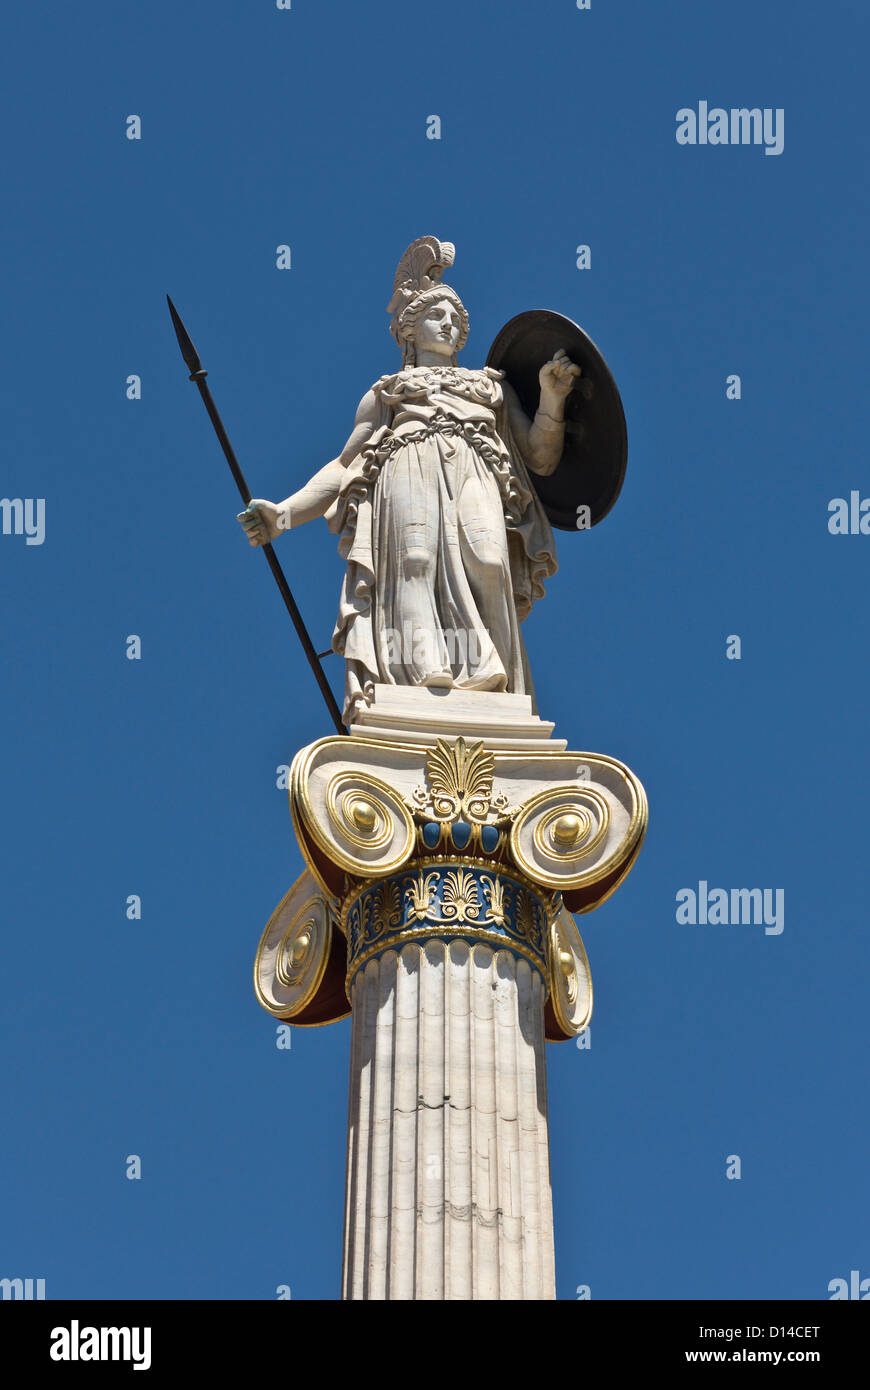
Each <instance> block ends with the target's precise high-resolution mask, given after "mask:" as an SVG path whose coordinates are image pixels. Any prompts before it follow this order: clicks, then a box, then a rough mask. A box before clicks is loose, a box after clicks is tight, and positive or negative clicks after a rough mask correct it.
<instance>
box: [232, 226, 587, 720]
mask: <svg viewBox="0 0 870 1390" xmlns="http://www.w3.org/2000/svg"><path fill="white" fill-rule="evenodd" d="M453 259H454V247H453V246H452V245H451V244H450V243H449V242H439V241H438V240H436V238H435V237H421V238H420V239H419V240H418V241H415V242H414V243H413V244H412V245H411V246H409V247H408V250H407V251H406V252H405V254H404V256H403V257H402V260H401V261H400V263H399V267H398V270H397V272H396V278H395V284H394V289H393V296H392V299H391V300H390V303H389V305H388V306H387V312H388V313H391V314H392V322H391V329H392V332H393V335H394V337H395V338H396V340H397V342H398V343H399V345H400V347H401V349H402V368H401V370H400V371H398V372H394V373H392V374H388V375H386V376H382V377H381V378H380V379H379V380H378V381H376V382H375V383H374V385H373V386H372V387H371V389H370V390H369V391H368V392H367V393H366V395H365V396H364V397H363V399H362V401H361V402H360V405H359V408H358V410H357V413H356V420H355V422H354V427H353V431H352V433H351V435H350V438H349V439H348V441H347V443H346V444H345V446H344V448H343V449H342V451H341V453H340V454H339V455H338V457H337V458H335V459H333V460H332V461H331V462H330V463H327V464H326V465H325V466H324V467H323V468H321V469H320V470H319V472H317V473H316V474H315V475H314V477H313V478H311V480H310V481H309V482H308V483H306V484H305V485H304V486H303V487H301V488H300V489H299V490H298V491H297V492H294V493H293V494H292V495H291V496H290V497H288V498H286V499H285V500H284V501H283V502H279V503H273V502H269V501H267V500H265V499H263V498H255V499H252V500H251V502H250V503H249V504H248V507H247V508H246V510H245V511H244V512H242V513H240V514H239V521H240V522H241V524H242V526H243V527H244V529H245V532H246V534H247V537H248V540H249V542H250V544H251V545H254V546H257V545H265V544H267V543H269V542H271V541H273V540H275V539H277V538H278V537H279V536H280V535H281V534H282V532H284V531H287V530H290V529H292V528H293V527H295V526H300V525H302V524H303V523H304V522H306V521H310V520H312V519H313V518H315V517H320V516H323V517H325V518H326V521H327V524H328V526H329V528H330V530H331V531H333V532H334V533H335V534H336V535H337V536H338V537H339V552H340V554H341V555H342V557H343V559H344V560H345V562H346V571H345V577H344V584H343V588H342V593H341V600H340V605H339V613H338V619H337V622H336V626H335V631H334V633H333V638H332V649H333V651H335V652H338V653H340V654H342V655H343V656H344V658H345V663H346V667H345V670H346V684H345V702H344V719H345V721H346V722H347V723H352V722H353V720H354V717H355V713H356V711H357V710H358V708H359V706H360V705H361V704H362V703H364V702H365V703H368V702H369V701H370V700H371V698H372V694H373V690H374V685H375V684H376V683H386V684H388V685H390V684H392V685H410V686H429V687H448V688H449V687H458V688H464V689H468V690H481V691H482V690H492V691H509V692H515V693H520V694H527V695H529V696H530V697H531V699H532V708H533V709H534V708H535V705H534V690H533V686H532V679H531V675H530V672H529V665H528V659H527V656H526V651H525V646H524V643H523V640H522V636H521V633H520V624H521V623H522V621H523V620H524V618H525V617H526V616H527V615H528V613H529V612H530V610H531V608H532V605H533V603H534V602H535V600H536V599H538V598H541V597H542V595H543V593H544V581H545V579H547V578H548V577H549V576H550V575H551V574H553V573H555V570H556V551H555V543H554V540H553V532H552V529H551V527H550V522H549V520H548V518H547V514H546V512H545V510H544V507H543V505H542V503H541V500H540V499H539V497H538V494H537V492H536V491H535V487H534V486H533V485H532V482H531V480H530V477H529V475H530V474H534V475H539V476H541V477H547V476H549V475H550V474H552V473H553V472H554V471H555V469H556V467H557V465H558V464H559V462H560V459H561V457H562V453H563V445H564V438H565V412H564V407H565V401H566V398H567V397H568V395H569V394H570V392H571V391H572V388H573V387H574V385H575V382H576V380H577V378H578V377H579V376H580V373H581V368H580V367H579V366H577V365H575V364H574V363H573V362H572V361H571V360H570V358H569V357H568V355H567V353H566V352H565V351H564V349H558V350H557V351H555V353H554V354H553V356H552V357H551V358H550V360H548V361H547V362H545V363H544V365H543V366H542V367H541V368H540V372H539V377H538V380H539V388H540V396H539V403H538V407H537V412H536V414H535V416H534V419H530V418H529V416H528V415H527V414H526V411H525V410H524V409H523V406H522V404H521V403H520V400H519V397H518V396H517V393H516V392H515V390H514V389H513V387H512V386H511V385H510V383H509V382H508V380H507V378H506V375H505V373H504V372H502V371H500V370H498V369H496V368H493V367H483V368H481V369H479V370H474V369H469V368H465V367H459V366H457V361H456V358H457V353H458V352H459V351H460V350H461V349H462V348H463V347H464V346H465V342H466V339H467V337H468V314H467V313H466V311H465V307H464V305H463V304H462V301H461V299H460V298H459V296H458V294H456V292H455V291H454V290H453V289H451V288H450V287H449V286H448V285H445V284H443V283H442V282H441V277H442V274H443V272H444V270H445V269H446V268H447V267H448V266H450V265H452V264H453Z"/></svg>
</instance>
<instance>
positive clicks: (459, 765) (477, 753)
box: [426, 737, 495, 821]
mask: <svg viewBox="0 0 870 1390" xmlns="http://www.w3.org/2000/svg"><path fill="white" fill-rule="evenodd" d="M494 771H495V756H494V755H493V753H491V752H488V751H487V750H486V749H485V748H484V746H483V743H482V741H480V742H478V743H473V744H471V746H470V747H469V746H468V745H467V744H466V742H465V739H464V738H461V737H460V738H458V739H457V740H456V741H455V743H453V744H449V743H445V741H444V740H443V739H440V738H439V740H438V742H437V743H436V745H435V747H434V748H433V749H432V750H431V751H430V752H429V753H427V754H426V775H427V777H428V779H429V786H430V788H431V792H432V806H433V808H434V811H435V815H436V817H437V819H438V820H451V819H453V817H455V816H458V815H462V814H464V815H466V816H467V817H468V818H469V820H476V821H482V820H485V819H486V817H487V815H488V813H489V809H490V803H491V799H492V779H493V773H494Z"/></svg>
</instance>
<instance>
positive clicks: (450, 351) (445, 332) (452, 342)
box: [414, 299, 462, 358]
mask: <svg viewBox="0 0 870 1390" xmlns="http://www.w3.org/2000/svg"><path fill="white" fill-rule="evenodd" d="M461 333H462V318H461V316H460V313H459V310H458V308H457V307H456V305H455V304H454V303H453V301H452V299H438V300H436V301H435V302H434V303H433V304H430V305H428V307H427V309H426V312H425V314H422V315H421V316H420V318H419V319H418V320H417V331H416V333H415V335H414V342H415V345H416V347H417V349H418V351H419V349H420V348H424V349H427V350H428V351H429V352H437V353H439V354H440V355H441V356H443V357H447V358H452V357H454V356H455V354H456V349H457V346H458V343H459V338H460V335H461Z"/></svg>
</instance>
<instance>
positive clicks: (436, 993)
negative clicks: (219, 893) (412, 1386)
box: [342, 937, 555, 1299]
mask: <svg viewBox="0 0 870 1390" xmlns="http://www.w3.org/2000/svg"><path fill="white" fill-rule="evenodd" d="M352 990H353V993H352V1005H353V1023H352V1040H351V1062H350V1100H349V1113H348V1151H347V1191H346V1208H345V1234H344V1272H343V1288H342V1296H343V1298H346V1299H369V1298H371V1299H551V1298H555V1275H554V1260H553V1211H552V1196H551V1189H550V1164H549V1145H548V1134H547V1094H546V1074H545V1064H544V1003H545V993H546V991H545V987H544V982H543V979H542V977H541V975H540V973H539V971H538V970H537V969H535V968H534V967H533V966H532V965H530V963H529V962H528V961H527V960H526V959H523V958H521V957H518V956H516V955H514V954H513V953H512V952H511V951H509V950H498V949H493V948H492V947H491V946H488V945H485V944H481V943H478V944H474V945H469V943H468V942H466V941H464V940H460V939H454V940H449V939H443V938H435V937H433V938H431V939H428V940H425V941H412V942H408V943H407V944H406V945H404V946H402V947H401V949H400V950H398V951H397V950H386V951H384V953H383V954H381V955H380V956H376V957H375V958H374V959H371V960H369V961H368V962H367V963H366V964H365V965H364V966H362V967H361V968H360V969H359V970H358V971H357V973H356V975H355V978H354V981H353V986H352Z"/></svg>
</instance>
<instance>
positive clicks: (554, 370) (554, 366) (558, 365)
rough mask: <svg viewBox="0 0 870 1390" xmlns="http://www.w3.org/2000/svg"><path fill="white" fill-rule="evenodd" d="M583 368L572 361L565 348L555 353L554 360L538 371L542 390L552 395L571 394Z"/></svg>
mask: <svg viewBox="0 0 870 1390" xmlns="http://www.w3.org/2000/svg"><path fill="white" fill-rule="evenodd" d="M580 372H581V368H580V367H578V366H577V365H576V364H575V363H574V362H572V361H571V359H570V357H569V356H568V354H567V352H566V351H565V349H564V348H559V351H558V352H557V353H556V354H555V355H554V357H553V359H552V361H550V362H545V363H544V365H543V367H542V368H541V370H540V372H539V373H538V381H539V382H540V386H541V390H542V391H545V392H549V394H550V395H551V396H557V397H564V396H567V395H569V393H570V392H571V390H572V389H573V387H574V384H575V382H576V380H577V378H578V376H579V375H580Z"/></svg>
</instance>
